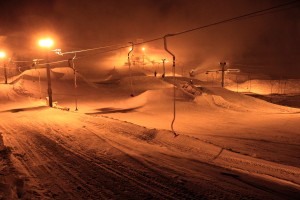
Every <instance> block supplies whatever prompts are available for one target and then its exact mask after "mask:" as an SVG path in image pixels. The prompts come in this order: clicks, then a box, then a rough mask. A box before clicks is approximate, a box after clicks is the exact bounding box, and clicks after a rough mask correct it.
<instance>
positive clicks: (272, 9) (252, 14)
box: [78, 0, 300, 58]
mask: <svg viewBox="0 0 300 200" xmlns="http://www.w3.org/2000/svg"><path fill="white" fill-rule="evenodd" d="M299 2H300V1H299V0H295V1H290V2H287V3H284V4H279V5H276V6H273V7H269V8H266V9H261V10H257V11H254V12H250V13H247V14H243V15H240V16H236V17H232V18H228V19H225V20H221V21H217V22H214V23H211V24H206V25H203V26H199V27H195V28H192V29H187V30H184V31H181V32H177V33H174V34H172V36H178V35H182V34H186V33H190V32H193V31H198V30H201V29H205V28H209V27H212V26H217V25H220V24H224V23H228V22H233V21H237V20H243V19H247V18H249V17H258V16H262V15H266V14H271V13H273V12H278V11H283V10H286V9H291V8H294V7H288V8H283V7H286V6H289V5H292V4H295V3H299ZM280 8H281V9H280ZM163 38H164V37H157V38H154V39H150V40H146V41H144V42H137V43H134V45H141V44H145V43H150V42H154V41H158V40H162V39H163ZM128 47H130V46H129V45H125V46H121V47H118V48H114V49H110V50H107V51H101V52H97V53H93V54H88V55H84V56H81V57H78V58H85V57H88V56H93V55H97V54H102V53H108V52H112V51H116V50H120V49H124V48H128Z"/></svg>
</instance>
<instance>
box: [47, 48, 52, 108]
mask: <svg viewBox="0 0 300 200" xmlns="http://www.w3.org/2000/svg"><path fill="white" fill-rule="evenodd" d="M46 69H47V80H48V97H49V106H50V107H53V102H52V87H51V74H50V64H49V54H48V51H47V54H46Z"/></svg>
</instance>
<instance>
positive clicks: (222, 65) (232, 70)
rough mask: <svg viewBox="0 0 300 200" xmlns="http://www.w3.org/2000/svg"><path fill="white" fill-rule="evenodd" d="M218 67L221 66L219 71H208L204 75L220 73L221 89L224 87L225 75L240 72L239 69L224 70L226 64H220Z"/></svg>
mask: <svg viewBox="0 0 300 200" xmlns="http://www.w3.org/2000/svg"><path fill="white" fill-rule="evenodd" d="M220 66H221V69H219V70H208V71H206V74H209V73H211V72H213V73H218V72H222V82H221V86H222V88H224V86H225V73H230V72H237V73H238V72H240V70H239V69H225V66H226V62H220Z"/></svg>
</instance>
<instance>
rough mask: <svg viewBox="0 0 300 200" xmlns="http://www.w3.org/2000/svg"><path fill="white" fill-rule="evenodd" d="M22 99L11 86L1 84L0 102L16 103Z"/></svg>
mask: <svg viewBox="0 0 300 200" xmlns="http://www.w3.org/2000/svg"><path fill="white" fill-rule="evenodd" d="M18 98H20V96H19V94H18V93H17V92H16V91H15V90H14V89H13V86H12V85H10V84H0V102H1V103H5V102H8V101H16V100H17V99H18Z"/></svg>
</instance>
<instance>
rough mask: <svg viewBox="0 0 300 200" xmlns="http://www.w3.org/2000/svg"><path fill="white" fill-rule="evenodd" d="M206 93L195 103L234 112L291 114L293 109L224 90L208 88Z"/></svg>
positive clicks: (196, 99)
mask: <svg viewBox="0 0 300 200" xmlns="http://www.w3.org/2000/svg"><path fill="white" fill-rule="evenodd" d="M205 90H206V93H203V95H202V96H197V97H196V98H195V100H194V101H195V102H196V103H197V104H200V105H203V106H210V107H219V108H223V109H229V110H234V111H251V110H256V111H267V112H278V111H280V112H289V111H290V110H291V109H292V108H288V107H283V106H279V105H275V104H272V103H269V102H266V101H263V100H260V99H257V98H254V97H251V96H247V95H244V94H241V93H236V92H233V91H230V90H227V89H224V88H206V89H205Z"/></svg>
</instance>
